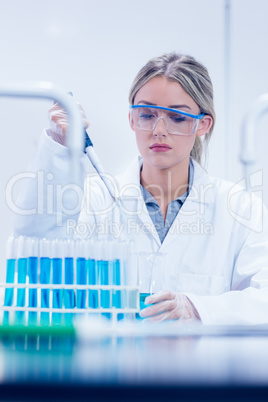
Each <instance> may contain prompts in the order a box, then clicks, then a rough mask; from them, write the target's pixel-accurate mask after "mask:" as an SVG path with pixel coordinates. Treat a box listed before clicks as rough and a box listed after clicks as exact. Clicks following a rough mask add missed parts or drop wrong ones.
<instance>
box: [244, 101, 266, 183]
mask: <svg viewBox="0 0 268 402" xmlns="http://www.w3.org/2000/svg"><path fill="white" fill-rule="evenodd" d="M267 112H268V94H263V95H261V96H260V97H259V98H258V99H256V100H255V101H254V103H253V104H252V106H251V108H250V110H249V112H248V113H247V114H246V116H245V118H244V121H243V125H242V133H241V147H240V161H241V162H242V164H243V169H244V177H245V181H246V189H247V191H250V173H252V172H251V169H252V166H253V165H254V163H255V162H256V156H255V143H256V129H257V125H258V123H259V121H260V118H261V117H262V116H263V115H264V114H265V113H267Z"/></svg>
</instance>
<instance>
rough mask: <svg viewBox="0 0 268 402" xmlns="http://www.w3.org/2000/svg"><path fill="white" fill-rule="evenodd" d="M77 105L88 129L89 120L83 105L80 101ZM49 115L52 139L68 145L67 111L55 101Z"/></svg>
mask: <svg viewBox="0 0 268 402" xmlns="http://www.w3.org/2000/svg"><path fill="white" fill-rule="evenodd" d="M77 105H78V106H79V108H80V110H81V114H82V118H83V123H84V127H85V129H86V128H88V127H89V122H88V120H87V118H86V115H85V112H84V109H83V108H82V106H81V105H80V104H79V103H77ZM48 117H49V120H50V129H51V132H50V134H51V137H52V139H53V140H54V141H56V142H58V143H59V144H62V145H66V133H67V129H68V116H67V113H66V112H65V110H64V109H63V108H62V107H61V106H60V105H59V104H58V103H54V104H53V106H52V107H51V108H50V109H49V111H48Z"/></svg>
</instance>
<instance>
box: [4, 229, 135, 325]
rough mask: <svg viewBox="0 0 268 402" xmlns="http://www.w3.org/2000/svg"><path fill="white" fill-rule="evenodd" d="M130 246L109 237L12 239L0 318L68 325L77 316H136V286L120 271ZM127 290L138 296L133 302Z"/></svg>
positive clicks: (124, 268) (8, 250)
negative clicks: (129, 300)
mask: <svg viewBox="0 0 268 402" xmlns="http://www.w3.org/2000/svg"><path fill="white" fill-rule="evenodd" d="M128 248H129V244H128V243H127V242H122V241H118V242H117V241H114V240H109V239H101V240H100V239H98V240H96V239H94V240H93V239H91V240H85V239H75V240H74V239H60V238H59V239H38V238H34V237H24V236H20V237H18V238H13V237H10V238H9V239H8V241H7V275H6V283H2V284H0V286H1V287H2V288H4V290H5V300H4V305H3V306H2V307H1V313H2V322H3V323H5V324H9V325H13V324H14V325H28V326H36V325H41V326H62V325H63V326H68V325H73V323H74V321H75V320H77V317H78V316H80V315H81V316H82V315H90V316H101V317H105V319H107V318H108V319H111V320H112V322H117V321H118V320H119V319H122V318H123V317H124V316H127V315H128V314H132V315H133V314H135V313H136V312H137V311H138V310H139V303H138V287H137V284H135V285H133V284H131V285H129V284H128V283H127V278H126V277H125V275H124V271H125V270H126V269H127V266H128V264H129V261H127V260H126V257H127V256H128ZM16 270H17V274H15V271H16ZM130 293H131V294H132V295H133V294H135V295H136V299H135V303H134V302H133V303H132V305H131V306H130V305H129V304H128V303H127V300H128V299H129V294H130ZM14 312H15V314H14Z"/></svg>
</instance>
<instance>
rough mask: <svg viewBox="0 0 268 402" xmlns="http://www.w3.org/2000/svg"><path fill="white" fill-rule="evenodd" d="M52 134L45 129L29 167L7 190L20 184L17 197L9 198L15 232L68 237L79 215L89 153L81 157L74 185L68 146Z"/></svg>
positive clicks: (28, 234) (39, 235) (10, 192)
mask: <svg viewBox="0 0 268 402" xmlns="http://www.w3.org/2000/svg"><path fill="white" fill-rule="evenodd" d="M50 134H51V133H50V130H44V132H43V133H42V136H41V138H40V140H39V143H38V146H37V148H36V150H35V153H34V155H33V158H32V160H31V162H30V164H29V166H28V168H27V170H26V171H25V172H22V173H20V174H19V175H18V177H17V178H16V180H14V183H12V186H13V189H9V191H8V194H13V193H14V192H15V190H16V191H18V189H17V186H19V196H18V197H17V199H16V200H15V201H14V202H13V200H12V199H10V200H9V203H10V206H11V209H12V210H13V212H14V234H15V235H26V236H37V237H48V238H49V237H50V238H51V237H57V236H61V237H66V236H69V235H70V234H71V233H68V231H70V230H72V229H71V227H72V226H73V225H74V221H76V220H77V219H78V216H79V213H80V210H81V205H82V198H83V184H84V177H85V158H86V156H84V157H83V156H82V157H81V161H80V162H81V163H80V164H81V177H80V180H79V182H77V183H75V184H73V185H71V184H70V177H71V175H70V159H69V150H68V148H67V147H64V146H63V145H61V144H58V143H57V142H55V141H53V140H52V138H51V136H50ZM12 190H14V191H12ZM11 197H12V196H11Z"/></svg>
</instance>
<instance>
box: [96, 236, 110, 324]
mask: <svg viewBox="0 0 268 402" xmlns="http://www.w3.org/2000/svg"><path fill="white" fill-rule="evenodd" d="M97 251H98V253H97V278H98V284H99V285H109V260H108V253H109V252H108V244H107V241H98V244H97ZM100 306H101V307H103V308H109V307H110V290H103V289H101V290H100ZM102 315H103V316H104V317H107V318H111V314H110V313H102Z"/></svg>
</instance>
